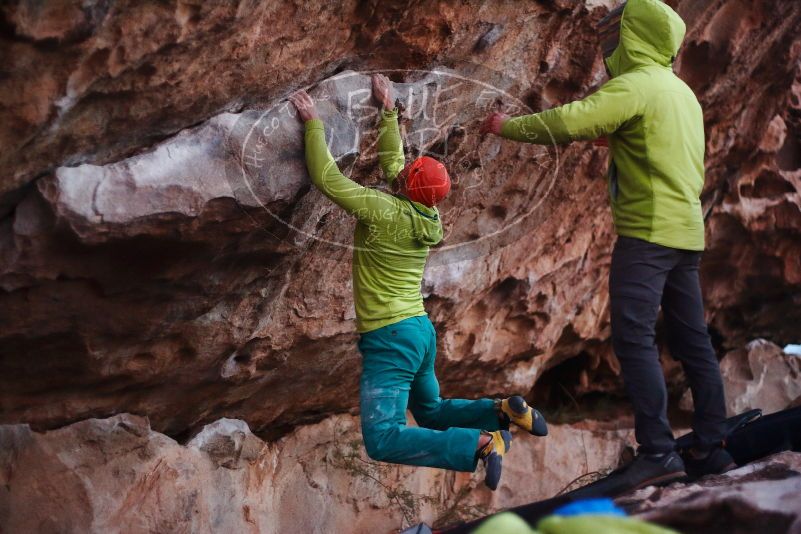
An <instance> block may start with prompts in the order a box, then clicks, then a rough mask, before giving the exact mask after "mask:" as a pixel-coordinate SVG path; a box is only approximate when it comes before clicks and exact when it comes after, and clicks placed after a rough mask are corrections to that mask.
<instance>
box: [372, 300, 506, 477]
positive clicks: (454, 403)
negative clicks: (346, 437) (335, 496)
mask: <svg viewBox="0 0 801 534" xmlns="http://www.w3.org/2000/svg"><path fill="white" fill-rule="evenodd" d="M359 350H360V351H361V353H362V360H363V366H362V376H361V382H360V387H361V412H362V413H361V421H362V437H363V439H364V446H365V448H366V449H367V454H368V456H370V458H372V459H374V460H378V461H383V462H392V463H397V464H407V465H419V466H425V467H440V468H443V469H453V470H455V471H475V469H476V463H477V459H476V444H477V443H478V436H479V431H480V430H489V431H493V430H498V429H500V428H501V422H500V420H499V419H498V413H497V411H496V409H495V406H494V402H493V401H492V399H480V400H461V399H442V398H441V397H440V396H439V382H437V377H436V375H435V374H434V360H435V358H436V354H437V334H436V331H435V330H434V325H432V324H431V321H430V320H429V319H428V316H425V315H423V316H420V317H410V318H408V319H404V320H403V321H400V322H397V323H394V324H391V325H387V326H384V327H382V328H379V329H377V330H372V331H370V332H366V333H364V334H362V335H361V338H360V340H359ZM407 408H408V409H409V410H410V411H411V412H412V415H413V416H414V419H415V421H416V422H417V424H418V425H419V426H418V427H410V426H406V409H407ZM504 428H505V427H504Z"/></svg>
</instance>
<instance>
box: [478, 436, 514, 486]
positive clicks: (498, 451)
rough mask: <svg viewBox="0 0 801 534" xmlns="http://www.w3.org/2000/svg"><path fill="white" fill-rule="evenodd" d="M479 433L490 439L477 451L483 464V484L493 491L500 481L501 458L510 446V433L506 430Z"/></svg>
mask: <svg viewBox="0 0 801 534" xmlns="http://www.w3.org/2000/svg"><path fill="white" fill-rule="evenodd" d="M481 433H482V434H483V435H485V436H489V437H490V440H489V442H488V443H487V444H486V445H484V446H483V447H481V449H479V451H478V457H479V458H480V459H481V461H482V462H484V484H486V485H487V487H488V488H489V489H491V490H492V491H495V490H496V489H497V488H498V482H500V480H501V470H502V469H503V456H504V454H506V453H507V451H509V448H510V447H511V446H512V433H511V432H509V431H508V430H498V431H497V432H485V431H482V432H481Z"/></svg>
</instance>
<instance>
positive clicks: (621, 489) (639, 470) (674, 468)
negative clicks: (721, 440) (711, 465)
mask: <svg viewBox="0 0 801 534" xmlns="http://www.w3.org/2000/svg"><path fill="white" fill-rule="evenodd" d="M685 478H687V473H685V472H684V462H683V461H682V459H681V456H679V454H678V453H676V452H669V453H664V454H638V455H637V456H636V457H635V458H634V460H633V461H632V462H631V463H630V464H628V465H625V466H623V467H621V468H620V469H617V470H616V471H612V473H610V474H609V475H607V476H606V477H605V478H602V479H601V480H599V481H597V482H594V483H592V484H590V485H588V486H585V487H583V488H579V489H577V490H575V491H573V492H571V493H570V496H571V497H579V498H583V499H589V498H595V497H617V496H618V495H621V494H623V493H626V492H629V491H633V490H636V489H640V488H644V487H645V486H652V485H665V484H670V483H671V482H676V481H678V480H683V479H685Z"/></svg>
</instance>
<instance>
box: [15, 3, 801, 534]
mask: <svg viewBox="0 0 801 534" xmlns="http://www.w3.org/2000/svg"><path fill="white" fill-rule="evenodd" d="M616 3H617V2H616V1H614V0H591V1H587V2H583V1H581V0H555V1H551V2H525V3H521V2H512V1H509V2H489V3H487V2H478V1H473V0H470V1H466V2H460V3H453V2H437V3H431V4H430V5H427V6H426V8H425V9H421V8H420V5H419V4H413V3H411V2H407V1H390V2H381V3H366V4H365V3H364V2H355V1H346V2H340V3H336V4H335V3H319V2H318V3H309V2H306V1H304V0H283V1H278V2H251V3H238V4H236V3H232V4H228V3H217V2H206V3H193V2H183V1H177V2H138V1H137V2H134V1H119V2H103V1H80V2H79V1H77V0H68V1H65V2H58V3H53V2H37V1H33V0H16V1H10V2H5V3H3V4H2V6H0V16H2V22H3V24H2V28H3V31H2V32H0V57H2V59H3V62H2V65H3V67H2V74H3V75H2V76H0V95H2V98H0V119H2V120H0V146H2V147H3V149H2V151H0V168H2V169H3V172H2V173H0V423H7V425H6V426H4V427H3V430H2V436H3V438H2V439H3V440H4V443H10V445H9V446H8V447H2V448H0V459H1V460H2V461H1V462H0V463H2V465H4V466H12V467H13V473H12V472H11V471H8V470H7V469H4V470H0V476H2V477H10V476H13V477H14V478H13V479H11V481H10V482H9V479H8V478H6V479H5V480H6V483H5V484H0V519H2V521H0V525H14V526H17V525H20V528H23V527H25V526H26V525H28V524H27V523H24V522H25V521H32V522H37V523H36V524H35V525H33V523H31V525H33V526H36V525H38V526H40V527H41V528H42V529H44V530H45V531H47V530H52V528H51V527H52V526H53V523H49V522H48V521H51V519H48V518H50V517H56V518H60V519H59V521H64V523H63V524H64V525H66V527H65V528H67V529H69V528H72V527H74V530H75V531H86V530H90V531H91V530H92V529H95V531H98V532H99V531H103V529H104V528H112V527H113V525H121V524H128V525H133V527H132V528H141V530H142V531H144V530H148V529H150V530H172V529H174V528H177V529H180V528H187V529H189V530H191V529H192V525H205V524H211V523H214V524H220V525H228V526H230V527H231V529H232V530H233V531H248V530H258V529H259V528H261V529H264V530H262V531H269V530H267V529H269V528H276V531H281V528H283V529H284V531H286V530H287V529H288V530H293V529H294V528H295V526H296V525H298V524H301V525H303V526H307V527H308V528H306V531H313V528H316V527H315V526H316V525H326V526H328V527H330V531H337V529H338V528H339V527H340V526H342V527H343V528H344V531H351V530H352V528H351V527H352V525H356V527H357V528H358V529H364V531H367V530H369V531H370V532H375V526H376V525H386V526H387V528H388V529H389V528H395V527H397V526H398V525H400V524H401V523H403V522H404V521H407V522H408V518H407V517H406V516H407V515H411V513H410V512H409V511H408V510H409V509H410V508H408V507H407V508H404V507H405V506H407V504H404V503H405V502H406V501H405V499H406V498H407V497H409V496H410V495H412V496H414V495H423V497H421V498H417V500H415V498H412V499H411V501H409V502H412V503H415V502H418V503H419V506H420V508H419V511H420V515H421V517H424V518H428V519H431V520H435V519H439V520H440V521H445V519H447V514H457V513H458V514H463V515H467V516H469V515H470V514H476V515H477V514H478V510H479V509H480V510H482V511H485V510H489V509H494V508H496V507H500V506H505V505H507V504H519V503H520V502H527V501H530V500H534V499H537V498H542V497H547V496H550V495H551V494H553V493H555V492H557V491H559V490H560V489H562V487H563V485H566V484H568V483H569V482H570V481H571V480H573V479H574V478H576V477H579V476H581V475H583V474H586V473H592V472H594V471H603V470H604V469H608V468H610V467H614V464H615V463H616V461H615V459H616V457H617V456H618V455H619V454H620V452H621V448H624V444H623V443H624V441H625V440H624V438H627V439H630V436H628V431H626V430H608V431H606V430H604V431H603V432H601V431H600V430H599V429H598V428H596V429H592V428H590V427H591V426H592V424H594V423H591V424H590V427H587V428H585V427H581V426H575V427H570V428H569V427H556V428H555V429H554V432H553V433H552V435H551V436H550V437H549V438H548V439H547V440H542V441H534V442H526V441H524V440H520V441H519V442H516V445H515V451H517V453H518V454H522V455H523V457H526V458H528V459H525V458H523V459H520V460H519V463H516V464H515V465H514V466H511V467H510V468H509V469H508V471H507V476H508V478H506V479H505V480H506V482H504V484H507V483H508V484H509V486H508V487H507V486H504V487H502V488H501V489H500V490H499V492H497V493H496V494H495V495H490V494H489V493H488V492H486V491H485V490H483V489H481V488H480V487H477V486H479V484H478V479H477V478H475V477H468V476H466V475H457V474H447V475H446V474H442V473H440V474H438V475H435V474H434V473H435V472H434V471H431V470H411V469H409V470H404V469H400V468H396V467H392V466H376V465H375V464H372V463H369V462H367V463H365V462H366V460H365V458H364V457H363V456H361V455H362V452H361V448H360V447H359V445H358V432H357V428H356V423H355V420H354V419H353V416H354V415H355V414H356V412H357V411H358V393H357V391H358V374H359V366H360V361H359V357H358V353H357V351H356V347H355V340H356V335H355V333H354V330H355V328H354V317H353V305H352V299H351V287H350V250H349V248H348V243H349V242H350V239H351V234H352V229H353V221H351V220H350V219H348V218H347V217H345V216H343V215H342V214H341V213H340V212H339V211H338V210H337V209H336V208H335V207H333V206H332V205H331V204H330V203H329V202H327V201H325V199H323V198H322V197H321V196H320V194H319V193H318V192H317V191H315V190H314V189H313V188H312V187H311V186H310V184H309V182H308V178H307V176H306V174H305V169H304V165H303V161H302V158H301V150H302V130H301V126H300V124H299V123H298V122H297V121H296V120H295V118H294V117H293V116H292V114H291V110H290V109H289V108H288V107H287V105H286V96H287V95H288V94H289V93H290V92H292V91H293V90H295V89H298V88H301V87H308V88H309V89H310V91H311V94H312V95H313V96H314V97H315V98H317V99H318V100H319V102H320V109H321V111H322V114H323V117H324V119H325V121H326V124H327V127H328V140H329V145H330V147H331V150H332V152H333V153H334V155H335V156H336V157H337V160H338V162H339V164H340V165H341V166H342V168H343V170H345V171H346V172H347V173H348V174H349V175H350V176H352V177H353V178H354V179H356V180H357V181H359V182H360V183H363V184H366V185H372V186H379V184H380V182H381V180H380V176H379V171H378V165H377V155H376V151H375V144H374V143H375V138H376V135H377V132H376V129H375V128H376V118H377V116H376V113H377V110H376V109H375V107H374V104H373V103H372V101H371V100H370V98H369V89H368V82H367V74H369V73H370V72H373V71H381V72H384V73H386V74H388V75H389V76H390V77H391V78H392V79H393V81H394V82H395V87H396V89H397V90H398V93H399V96H400V100H401V103H402V104H403V106H404V108H405V109H404V112H403V119H402V124H401V128H402V133H403V136H404V140H405V145H406V147H407V150H408V157H410V158H411V157H414V156H416V155H419V154H421V153H426V154H429V155H432V156H434V157H437V158H439V159H441V160H442V161H444V162H445V163H446V165H447V166H448V168H449V170H450V172H451V175H452V177H453V178H454V183H455V186H454V190H453V192H452V194H451V195H450V198H449V199H448V200H447V201H446V203H445V204H444V205H443V206H442V210H441V212H442V216H443V220H444V223H445V228H446V238H445V241H444V243H443V245H442V246H441V247H440V248H438V249H437V250H435V251H433V253H432V257H431V261H430V265H429V268H428V269H427V271H426V275H425V279H424V283H423V288H422V290H423V295H424V297H425V298H426V306H427V309H428V311H429V313H430V316H431V318H432V320H433V321H434V323H435V325H436V327H437V331H438V334H439V344H438V351H439V355H438V374H439V376H440V379H441V382H442V386H443V394H444V395H447V396H462V397H474V396H495V395H497V396H500V395H507V394H510V393H522V394H528V396H529V398H534V397H535V396H536V394H537V392H545V393H544V394H542V398H543V400H547V401H553V402H552V404H554V405H555V406H552V407H553V408H555V411H556V412H557V413H558V412H559V411H560V409H561V408H563V407H565V406H574V405H575V406H574V407H575V408H576V409H577V412H578V413H583V412H582V409H584V408H587V407H588V406H594V407H600V408H596V410H595V412H594V413H596V414H598V412H599V411H600V412H602V411H603V409H604V408H603V407H604V406H605V405H604V403H603V402H598V401H599V397H600V400H601V401H604V400H606V399H608V398H615V399H617V398H619V397H620V395H621V393H622V390H621V387H620V380H619V377H618V374H619V368H618V365H617V362H616V361H615V359H614V357H613V355H612V351H611V348H610V346H609V342H608V338H609V323H608V295H607V290H606V277H607V273H608V265H609V260H610V251H611V247H612V244H613V242H614V234H613V229H612V225H611V217H610V215H609V209H608V207H607V200H606V186H605V183H604V180H603V176H604V174H605V168H606V160H607V157H608V153H607V151H606V150H605V149H604V148H600V147H595V146H593V145H591V144H590V143H573V144H571V145H568V146H562V147H535V146H529V145H521V144H515V143H510V142H502V141H500V140H498V139H494V138H489V139H484V138H481V137H480V136H478V135H477V128H478V125H479V123H480V120H481V119H482V118H483V117H484V116H485V115H486V114H487V112H489V111H491V110H494V109H504V110H506V111H509V112H512V113H524V112H528V111H529V110H533V111H538V110H542V109H546V108H549V107H552V106H556V105H560V104H563V103H566V102H568V101H570V100H572V99H575V98H579V97H582V96H584V95H586V94H588V93H590V92H591V91H592V90H594V89H595V88H596V87H597V86H598V85H599V84H601V83H602V82H603V81H604V69H603V64H602V61H601V58H600V54H599V49H598V43H597V35H596V32H595V29H594V24H595V22H597V21H598V20H599V19H600V18H601V17H602V16H603V15H604V14H606V13H607V11H608V8H609V7H611V6H613V5H615V4H616ZM669 3H671V5H673V6H674V7H675V8H676V9H677V10H678V12H679V13H680V14H681V16H682V17H683V18H684V20H685V21H686V23H687V29H688V32H687V38H686V40H685V43H684V46H683V47H682V49H681V51H680V53H679V57H678V58H677V63H676V71H677V73H678V74H679V76H680V77H682V78H683V79H684V80H685V81H686V82H687V83H688V84H689V85H690V87H691V88H692V89H693V90H694V91H695V93H696V94H697V96H698V98H699V100H700V102H701V105H702V106H703V108H704V120H705V128H706V134H707V151H706V153H707V160H706V174H707V180H706V185H705V188H704V192H703V196H702V199H701V200H702V205H703V210H704V214H705V216H706V217H707V244H708V249H707V252H706V254H705V256H704V259H703V262H702V265H701V272H702V278H703V285H704V296H705V301H706V305H707V312H708V320H709V322H710V327H711V331H712V333H713V339H714V342H715V344H716V347H717V348H718V350H719V353H720V355H721V356H723V360H722V362H723V365H724V370H725V372H726V373H727V376H728V377H729V378H730V379H731V384H732V385H731V386H730V387H731V388H732V391H736V392H740V393H739V394H737V395H736V396H734V397H732V396H730V398H729V405H730V406H729V407H730V409H732V410H739V409H740V408H741V407H743V406H744V403H745V402H746V399H747V402H748V403H749V404H751V405H753V403H760V404H765V403H770V404H771V406H773V405H776V406H778V405H780V404H782V403H783V402H784V400H785V399H788V398H790V397H792V396H793V395H797V394H796V393H794V392H793V391H794V390H793V387H794V386H793V385H794V382H792V381H791V380H785V379H783V378H782V377H779V376H777V375H776V373H777V372H778V371H777V370H778V369H785V368H784V367H782V366H783V365H787V366H789V367H787V369H789V370H792V369H793V364H792V362H791V361H789V360H782V359H781V358H777V357H774V356H771V355H772V354H773V349H772V348H770V349H766V348H764V347H761V348H760V347H755V346H751V345H749V348H746V349H742V347H744V346H746V344H747V343H748V342H750V341H751V340H753V339H757V338H764V339H766V340H769V341H770V342H771V343H775V344H777V345H778V346H784V345H786V344H788V343H799V342H800V341H801V340H799V338H798V324H801V195H800V194H799V191H801V141H799V136H800V135H801V37H800V36H799V33H798V31H797V28H799V27H801V3H798V2H790V1H784V0H767V1H766V2H744V1H742V0H713V1H709V2H697V1H693V0H671V1H670V2H669ZM724 355H725V356H724ZM769 356H770V357H769ZM789 372H790V371H788V373H789ZM670 376H671V388H672V390H674V391H678V393H679V395H677V397H679V396H680V393H681V388H682V387H684V385H683V383H682V382H681V378H680V375H679V374H674V373H671V375H670ZM786 376H789V375H786ZM760 377H762V378H764V380H763V379H762V378H760ZM759 384H761V386H760V387H758V388H757V389H754V388H755V387H756V386H757V385H759ZM771 388H774V389H771ZM757 390H758V391H759V392H762V393H759V394H757V393H756V391H757ZM766 391H771V392H772V393H770V394H765V393H764V392H766ZM552 392H553V394H552ZM760 407H762V406H760ZM124 412H131V413H136V414H140V415H141V416H147V418H148V420H147V422H145V420H144V419H142V418H138V417H136V416H127V415H120V416H115V417H111V418H108V419H100V420H95V419H88V418H96V417H99V418H104V417H109V416H113V415H114V414H120V413H124ZM600 415H603V414H602V413H601V414H600ZM225 418H228V419H225ZM87 419H88V420H87ZM82 420H85V421H83V422H80V423H76V424H72V425H70V423H73V422H76V421H82ZM25 425H30V427H28V426H25ZM65 425H67V426H65ZM150 425H152V427H153V428H152V430H151V428H150ZM206 425H211V426H206ZM340 427H341V429H342V433H343V434H342V435H343V436H345V437H342V438H341V439H340V431H339V430H338V429H340ZM47 429H56V430H52V432H47V433H42V432H41V431H44V430H47ZM202 429H203V430H202ZM201 430H202V431H201ZM251 431H252V432H251ZM598 432H601V433H600V434H599V433H598ZM193 436H194V437H193ZM257 436H258V437H257ZM282 436H283V437H282ZM190 438H192V439H191V440H190ZM279 438H280V439H279ZM263 439H269V440H276V439H277V440H278V441H269V442H265V441H263ZM175 440H179V441H181V442H187V443H188V444H187V446H182V445H179V443H178V441H175ZM343 440H344V441H343ZM68 443H72V444H73V445H74V447H73V448H71V449H68V448H62V445H63V444H68ZM343 443H345V444H346V446H344V445H343ZM518 443H527V445H518ZM579 445H581V447H582V449H579V448H578V447H579ZM64 447H66V445H64ZM343 447H344V448H343ZM518 447H524V448H523V449H522V450H524V451H528V452H526V453H525V454H523V453H522V452H521V449H520V448H518ZM581 450H584V451H590V452H587V453H586V454H587V456H584V453H582V452H580V451H581ZM577 451H578V452H577ZM563 452H564V454H563ZM567 453H570V454H569V455H568V454H567ZM303 454H307V456H303ZM527 455H529V456H527ZM302 458H312V460H307V459H302ZM357 458H359V459H358V460H357ZM576 458H578V459H579V460H576ZM290 459H291V460H290ZM326 462H328V463H326ZM332 462H333V464H336V466H334V467H332V466H331V465H332ZM365 465H367V466H369V467H365ZM326 470H330V471H326ZM333 470H339V471H333ZM341 471H342V472H344V473H345V474H344V475H342V476H341V478H340V477H339V474H336V475H335V474H334V473H340V472H341ZM532 472H543V473H546V474H547V476H543V477H540V478H537V479H536V481H537V482H536V484H534V485H532V484H531V483H530V481H531V473H532ZM9 473H12V474H9ZM37 473H38V474H37ZM383 477H388V478H386V480H389V481H390V482H387V488H390V489H386V488H384V486H382V485H381V484H382V483H384V481H385V478H383ZM376 478H377V479H378V480H379V481H381V482H376V480H375V479H376ZM521 480H525V483H524V482H522V481H521ZM393 481H394V482H393ZM398 481H401V482H402V483H403V488H404V489H403V490H399V491H400V493H398V492H396V491H394V490H392V489H391V488H393V487H394V486H392V484H394V483H395V482H398ZM121 488H125V489H121ZM381 488H384V489H381ZM465 488H467V489H465ZM521 488H522V489H521ZM183 489H186V491H183ZM67 490H69V491H67ZM72 490H74V491H72ZM332 496H334V497H332ZM754 498H757V497H754ZM517 499H520V501H517ZM231 501H235V502H241V503H243V504H242V508H241V509H239V508H236V509H234V508H231V507H230V506H229V503H230V502H231ZM26 503H27V504H26ZM34 503H38V504H37V505H36V506H34ZM360 503H362V504H360ZM392 503H394V504H392ZM408 506H411V505H408ZM20 510H28V513H27V514H22V512H20ZM38 510H49V512H48V513H49V515H45V514H44V513H41V514H39V513H38ZM129 510H139V511H140V512H141V513H140V514H139V515H136V514H133V513H132V512H130V511H129ZM195 510H197V513H195ZM276 510H281V513H277V512H276ZM354 510H355V511H354ZM404 510H406V511H404ZM449 510H450V511H449ZM454 510H455V511H454ZM115 514H116V515H115ZM126 514H131V515H126ZM10 521H20V522H21V523H10ZM193 521H194V523H193ZM340 521H341V523H340ZM254 524H256V525H258V528H257V527H254V526H253V525H254ZM344 525H347V528H345V527H344ZM279 527H280V528H279ZM382 528H383V527H382ZM299 530H301V531H303V530H304V529H303V528H301V529H299Z"/></svg>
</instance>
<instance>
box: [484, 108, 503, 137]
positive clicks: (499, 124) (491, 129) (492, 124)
mask: <svg viewBox="0 0 801 534" xmlns="http://www.w3.org/2000/svg"><path fill="white" fill-rule="evenodd" d="M507 120H509V115H507V114H506V113H501V112H500V111H496V112H495V113H492V114H490V115H489V116H488V117H487V118H486V119H484V122H482V123H481V127H480V128H479V130H478V131H479V133H480V134H481V135H485V134H488V133H489V134H493V135H501V128H503V123H504V122H506V121H507Z"/></svg>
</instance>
